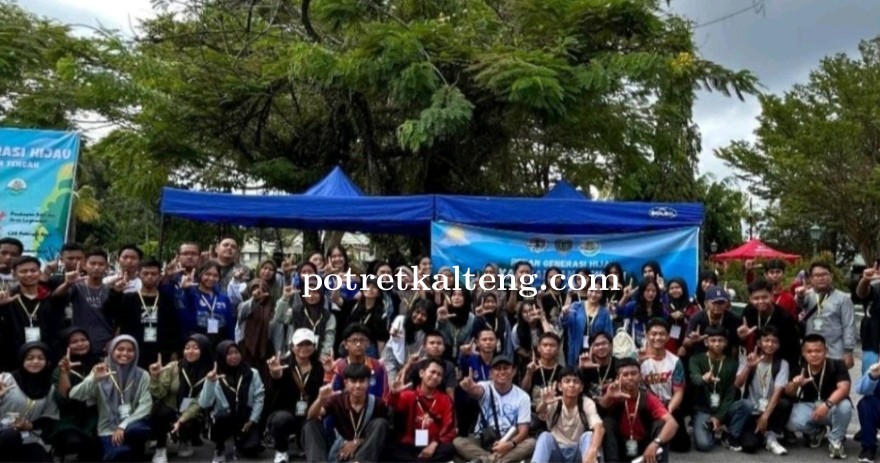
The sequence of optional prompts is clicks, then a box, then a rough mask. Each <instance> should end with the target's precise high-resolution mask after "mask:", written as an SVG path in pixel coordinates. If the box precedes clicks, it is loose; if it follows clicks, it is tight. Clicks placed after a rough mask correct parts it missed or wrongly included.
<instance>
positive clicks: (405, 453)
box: [385, 358, 457, 462]
mask: <svg viewBox="0 0 880 463" xmlns="http://www.w3.org/2000/svg"><path fill="white" fill-rule="evenodd" d="M407 367H408V366H405V367H404V369H406V368H407ZM445 368H446V366H445V365H444V364H443V362H442V361H440V360H437V359H434V358H428V359H427V360H426V361H425V362H423V363H422V369H421V370H420V371H419V378H420V379H421V384H420V385H419V387H418V388H417V389H415V390H408V389H407V387H409V386H410V385H409V384H407V385H404V384H403V378H405V377H406V375H405V374H404V373H405V372H401V374H398V375H397V378H396V379H395V381H394V383H393V384H392V386H391V408H392V409H393V410H394V411H395V412H396V413H399V414H400V415H401V418H402V419H403V424H404V426H403V429H402V433H401V436H400V441H399V442H395V443H392V444H390V445H389V446H388V447H386V452H387V454H386V458H385V460H386V461H436V462H441V461H451V460H453V459H454V458H455V447H454V446H453V445H452V440H453V439H455V436H456V434H457V431H456V429H455V419H454V416H453V415H454V410H453V405H452V398H450V397H449V395H448V394H446V393H445V392H444V391H443V389H441V387H440V386H441V385H442V382H443V374H444V373H445Z"/></svg>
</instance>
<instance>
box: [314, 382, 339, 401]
mask: <svg viewBox="0 0 880 463" xmlns="http://www.w3.org/2000/svg"><path fill="white" fill-rule="evenodd" d="M339 392H340V391H334V390H333V384H330V383H327V384H325V385H323V386H321V389H318V400H322V401H326V400H327V399H329V398H330V397H333V396H334V395H336V394H339Z"/></svg>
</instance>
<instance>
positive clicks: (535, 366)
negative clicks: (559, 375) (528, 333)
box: [526, 350, 538, 373]
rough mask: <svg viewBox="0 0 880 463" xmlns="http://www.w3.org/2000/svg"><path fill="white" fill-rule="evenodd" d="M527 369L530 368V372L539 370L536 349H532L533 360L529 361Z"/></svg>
mask: <svg viewBox="0 0 880 463" xmlns="http://www.w3.org/2000/svg"><path fill="white" fill-rule="evenodd" d="M526 370H528V372H529V373H534V372H536V371H538V359H536V358H535V351H534V350H533V351H532V361H531V362H529V364H528V365H526Z"/></svg>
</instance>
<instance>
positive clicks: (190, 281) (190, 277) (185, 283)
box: [180, 269, 196, 289]
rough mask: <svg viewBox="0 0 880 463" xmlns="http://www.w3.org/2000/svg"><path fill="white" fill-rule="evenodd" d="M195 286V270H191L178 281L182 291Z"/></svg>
mask: <svg viewBox="0 0 880 463" xmlns="http://www.w3.org/2000/svg"><path fill="white" fill-rule="evenodd" d="M195 285H196V269H192V271H190V272H189V274H184V275H183V278H181V279H180V287H181V288H183V289H188V288H192V287H193V286H195Z"/></svg>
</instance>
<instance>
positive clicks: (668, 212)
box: [648, 206, 678, 219]
mask: <svg viewBox="0 0 880 463" xmlns="http://www.w3.org/2000/svg"><path fill="white" fill-rule="evenodd" d="M648 215H649V216H651V217H652V218H655V219H674V218H676V217H678V211H676V210H675V209H673V208H671V207H665V206H663V207H654V208H651V210H650V211H648Z"/></svg>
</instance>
